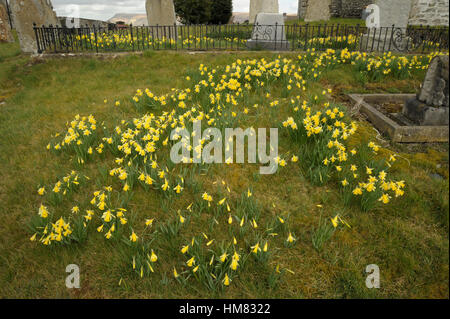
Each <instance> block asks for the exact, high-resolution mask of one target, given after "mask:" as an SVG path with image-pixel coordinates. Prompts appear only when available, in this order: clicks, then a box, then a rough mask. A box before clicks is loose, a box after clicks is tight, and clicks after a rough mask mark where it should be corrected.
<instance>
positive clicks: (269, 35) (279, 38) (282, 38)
mask: <svg viewBox="0 0 450 319" xmlns="http://www.w3.org/2000/svg"><path fill="white" fill-rule="evenodd" d="M247 47H249V48H251V49H265V50H289V48H290V43H289V41H287V40H286V30H285V27H284V17H283V15H282V14H279V13H259V14H258V15H257V16H256V23H255V25H254V26H253V32H252V38H251V39H249V40H248V41H247Z"/></svg>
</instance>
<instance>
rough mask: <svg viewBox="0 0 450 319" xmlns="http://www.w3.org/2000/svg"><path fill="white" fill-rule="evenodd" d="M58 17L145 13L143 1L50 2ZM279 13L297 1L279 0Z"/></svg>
mask: <svg viewBox="0 0 450 319" xmlns="http://www.w3.org/2000/svg"><path fill="white" fill-rule="evenodd" d="M52 3H53V7H54V9H55V11H56V14H57V15H58V16H78V17H80V18H87V19H98V20H108V19H110V18H112V17H113V16H114V15H115V14H116V13H145V0H52ZM249 5H250V0H233V11H234V12H248V11H249ZM279 5H280V13H283V12H287V13H297V5H298V1H297V0H279Z"/></svg>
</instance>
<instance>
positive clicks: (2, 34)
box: [0, 1, 14, 42]
mask: <svg viewBox="0 0 450 319" xmlns="http://www.w3.org/2000/svg"><path fill="white" fill-rule="evenodd" d="M0 42H14V37H13V35H12V33H11V26H10V24H9V18H8V10H7V9H6V3H4V2H3V1H0Z"/></svg>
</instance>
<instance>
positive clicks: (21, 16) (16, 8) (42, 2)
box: [9, 0, 60, 53]
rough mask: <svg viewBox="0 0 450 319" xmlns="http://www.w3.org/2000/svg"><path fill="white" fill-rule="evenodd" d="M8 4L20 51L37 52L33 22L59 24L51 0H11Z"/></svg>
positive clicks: (39, 24)
mask: <svg viewBox="0 0 450 319" xmlns="http://www.w3.org/2000/svg"><path fill="white" fill-rule="evenodd" d="M9 5H10V9H11V14H12V17H13V21H14V26H15V28H16V31H17V35H18V37H19V42H20V48H21V49H22V52H25V53H37V42H36V35H35V33H34V29H33V23H36V25H37V26H42V25H45V26H49V25H53V26H59V25H60V23H59V21H58V18H57V17H56V13H55V11H53V6H52V3H51V1H50V0H11V1H10V4H9Z"/></svg>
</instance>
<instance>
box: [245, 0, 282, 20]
mask: <svg viewBox="0 0 450 319" xmlns="http://www.w3.org/2000/svg"><path fill="white" fill-rule="evenodd" d="M278 12H279V6H278V0H250V16H249V20H248V21H249V22H250V23H255V19H256V16H257V15H258V13H278Z"/></svg>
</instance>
